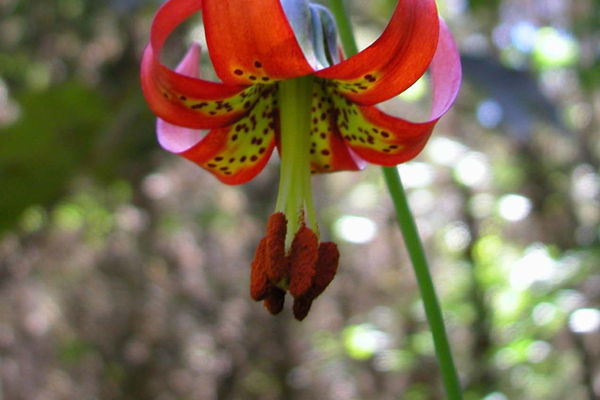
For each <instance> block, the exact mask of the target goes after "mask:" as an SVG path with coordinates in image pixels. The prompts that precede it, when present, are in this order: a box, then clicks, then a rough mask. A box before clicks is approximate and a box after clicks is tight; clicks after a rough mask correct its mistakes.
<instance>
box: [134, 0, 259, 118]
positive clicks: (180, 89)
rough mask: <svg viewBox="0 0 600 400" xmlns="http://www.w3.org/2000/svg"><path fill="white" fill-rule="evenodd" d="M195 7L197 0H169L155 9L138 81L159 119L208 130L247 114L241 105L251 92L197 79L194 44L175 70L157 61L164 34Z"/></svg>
mask: <svg viewBox="0 0 600 400" xmlns="http://www.w3.org/2000/svg"><path fill="white" fill-rule="evenodd" d="M199 10H200V2H199V1H196V0H171V1H168V2H167V3H165V4H164V5H163V6H162V7H161V8H160V9H159V11H158V12H157V14H156V16H155V18H154V21H153V23H152V28H151V33H150V44H149V45H148V46H147V47H146V50H145V51H144V56H143V59H142V66H141V83H142V90H143V92H144V96H145V97H146V100H147V101H148V104H149V105H150V108H151V109H152V111H153V112H154V113H155V114H156V115H157V116H159V117H160V118H162V119H164V120H165V121H168V122H170V123H172V124H175V125H178V126H182V127H187V128H196V129H211V128H216V127H221V126H224V125H227V124H229V123H231V122H233V121H235V120H236V119H239V118H240V117H241V116H242V115H244V114H247V112H248V110H247V109H246V108H245V107H244V104H245V103H246V101H248V96H250V95H251V94H250V92H249V91H247V90H246V89H247V87H246V86H228V85H224V84H222V83H216V82H209V81H205V80H202V79H198V78H199V57H200V51H199V47H198V46H197V45H196V46H192V49H191V50H190V52H189V53H188V55H187V56H186V57H185V58H184V61H183V62H182V63H181V64H180V66H179V67H178V68H177V70H176V71H172V70H171V69H169V68H167V67H166V66H164V65H163V64H162V63H161V62H160V53H161V50H162V47H163V45H164V43H165V41H166V39H167V38H168V36H169V35H170V34H171V32H172V31H173V30H174V29H175V28H176V27H177V26H178V25H180V24H181V23H182V22H183V21H185V20H186V19H187V18H188V17H189V16H191V15H192V14H193V13H195V12H197V11H199ZM255 94H256V96H259V95H260V93H259V92H258V93H255Z"/></svg>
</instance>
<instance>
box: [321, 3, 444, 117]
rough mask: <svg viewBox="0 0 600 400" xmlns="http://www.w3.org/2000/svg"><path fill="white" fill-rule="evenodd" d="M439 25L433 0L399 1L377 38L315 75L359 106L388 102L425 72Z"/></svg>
mask: <svg viewBox="0 0 600 400" xmlns="http://www.w3.org/2000/svg"><path fill="white" fill-rule="evenodd" d="M438 25H439V17H438V13H437V9H436V6H435V1H434V0H400V1H398V5H397V6H396V10H395V11H394V14H393V15H392V18H391V20H390V22H389V24H388V26H387V27H386V29H385V30H384V32H383V34H382V35H381V36H380V37H379V39H377V40H376V41H375V42H374V43H373V44H372V45H371V46H369V47H368V48H366V49H365V50H363V51H361V52H360V53H358V54H356V55H355V56H353V57H350V58H349V59H347V60H345V61H342V62H341V63H339V64H336V65H334V66H332V67H329V68H327V69H324V70H322V71H319V72H318V73H316V74H315V75H316V76H319V77H322V78H327V79H331V80H334V81H336V82H337V83H338V90H339V91H340V92H341V93H342V94H343V95H344V96H345V97H347V98H349V99H351V100H352V101H354V102H357V103H359V104H363V105H373V104H377V103H380V102H382V101H384V100H387V99H390V98H392V97H394V96H396V95H397V94H399V93H401V92H403V91H404V90H406V89H408V88H409V87H410V86H411V85H412V84H413V83H414V82H416V81H417V79H419V77H421V76H422V75H423V73H425V70H426V69H427V67H428V66H429V64H430V62H431V59H432V58H433V55H434V53H435V49H436V46H437V42H438Z"/></svg>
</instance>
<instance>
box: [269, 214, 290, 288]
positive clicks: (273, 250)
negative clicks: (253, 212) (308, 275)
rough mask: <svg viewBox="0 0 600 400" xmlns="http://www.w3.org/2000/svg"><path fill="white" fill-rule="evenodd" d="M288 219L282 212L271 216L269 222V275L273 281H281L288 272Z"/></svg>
mask: <svg viewBox="0 0 600 400" xmlns="http://www.w3.org/2000/svg"><path fill="white" fill-rule="evenodd" d="M286 231H287V219H286V218H285V215H284V214H283V213H281V212H279V213H275V214H273V215H271V216H270V217H269V221H268V222H267V236H266V238H267V257H268V276H269V279H270V280H271V282H279V281H281V280H282V279H283V278H284V277H285V275H286V274H287V270H288V267H287V260H286V256H285V236H286Z"/></svg>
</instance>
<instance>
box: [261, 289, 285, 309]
mask: <svg viewBox="0 0 600 400" xmlns="http://www.w3.org/2000/svg"><path fill="white" fill-rule="evenodd" d="M284 303H285V290H282V289H279V288H278V287H276V286H271V288H270V289H269V291H268V293H267V297H266V298H265V302H264V305H265V307H266V309H267V310H269V312H270V313H271V314H272V315H277V314H279V313H280V312H281V311H282V310H283V305H284Z"/></svg>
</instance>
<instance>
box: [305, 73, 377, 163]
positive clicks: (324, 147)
mask: <svg viewBox="0 0 600 400" xmlns="http://www.w3.org/2000/svg"><path fill="white" fill-rule="evenodd" d="M327 85H328V83H327V82H325V81H320V82H319V81H317V82H316V84H315V85H314V87H313V99H312V111H311V131H310V169H311V172H312V173H321V172H335V171H357V170H360V169H363V168H364V167H365V162H364V161H362V160H360V159H359V158H358V157H356V156H355V155H354V154H353V153H352V150H350V149H349V148H348V147H347V146H346V143H344V139H343V138H342V136H341V135H340V132H339V129H338V126H337V123H336V121H337V114H336V107H334V103H333V99H332V98H331V97H330V96H329V94H328V92H327Z"/></svg>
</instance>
